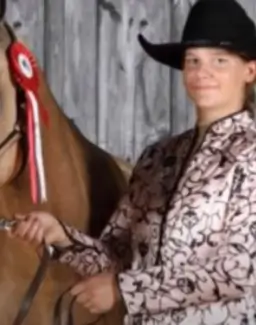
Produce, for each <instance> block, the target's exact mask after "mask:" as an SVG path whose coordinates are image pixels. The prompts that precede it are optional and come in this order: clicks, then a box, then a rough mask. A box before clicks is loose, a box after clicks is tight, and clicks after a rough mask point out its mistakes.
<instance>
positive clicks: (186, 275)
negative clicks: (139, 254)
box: [118, 161, 256, 315]
mask: <svg viewBox="0 0 256 325" xmlns="http://www.w3.org/2000/svg"><path fill="white" fill-rule="evenodd" d="M225 228H226V235H225V238H224V244H223V245H221V246H220V248H219V250H218V253H217V254H216V257H214V258H209V259H208V260H206V261H204V262H203V263H202V262H199V261H197V262H195V261H194V262H193V264H186V265H184V266H182V267H176V268H175V267H174V266H173V265H160V266H155V267H151V268H148V269H143V270H129V271H123V272H121V273H119V275H118V284H119V287H120V292H121V294H122V296H123V300H124V302H125V304H126V307H127V311H128V313H129V314H133V315H135V314H146V313H147V314H148V313H149V314H154V313H160V312H163V311H165V310H170V309H179V308H185V307H187V306H189V305H196V304H203V303H205V302H211V301H212V302H214V301H218V300H220V299H221V300H223V301H225V300H228V299H232V298H234V299H236V298H239V297H241V296H242V295H244V294H245V292H246V291H247V292H248V291H251V290H252V288H253V287H254V286H255V285H256V280H255V273H256V256H255V255H256V161H255V162H253V163H251V164H250V165H249V163H247V164H244V165H243V166H241V165H240V166H239V167H238V168H237V170H236V173H235V176H234V179H233V186H232V189H231V191H230V200H229V202H228V204H227V214H226V219H225ZM191 263H192V262H191Z"/></svg>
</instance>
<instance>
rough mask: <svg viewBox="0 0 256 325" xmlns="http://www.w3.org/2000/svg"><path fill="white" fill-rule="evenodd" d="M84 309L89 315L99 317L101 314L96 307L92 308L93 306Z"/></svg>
mask: <svg viewBox="0 0 256 325" xmlns="http://www.w3.org/2000/svg"><path fill="white" fill-rule="evenodd" d="M85 308H86V309H88V310H89V312H90V313H91V314H97V315H99V314H101V313H102V312H101V310H100V309H99V308H98V307H96V306H93V305H92V306H91V307H89V308H87V307H85Z"/></svg>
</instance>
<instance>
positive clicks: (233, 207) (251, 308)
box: [60, 111, 256, 325]
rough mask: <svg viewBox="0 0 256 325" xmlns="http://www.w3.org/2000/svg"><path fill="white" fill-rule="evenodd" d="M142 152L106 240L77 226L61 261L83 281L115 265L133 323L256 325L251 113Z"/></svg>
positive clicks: (255, 164) (255, 148) (255, 149)
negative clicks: (195, 144) (202, 134)
mask: <svg viewBox="0 0 256 325" xmlns="http://www.w3.org/2000/svg"><path fill="white" fill-rule="evenodd" d="M195 138H196V129H192V130H189V131H187V132H185V133H183V134H181V135H178V136H174V137H171V138H166V139H162V140H160V141H159V142H157V143H155V144H153V145H151V146H149V147H148V148H146V150H145V151H144V152H143V154H142V156H141V157H140V159H139V160H138V163H137V165H136V167H135V169H134V173H133V176H132V178H131V183H130V187H129V191H128V193H127V195H126V196H125V197H124V198H123V200H122V201H121V202H120V205H119V208H118V209H117V211H116V213H115V214H114V215H113V217H112V219H111V221H110V222H109V224H108V225H107V227H106V228H105V230H104V232H103V233H102V236H101V238H100V240H95V239H91V238H90V237H88V236H86V235H84V234H83V233H79V232H78V231H76V230H75V229H71V228H68V229H69V231H70V233H71V234H72V236H73V237H74V238H75V239H76V240H77V243H83V245H84V246H83V248H82V249H80V251H79V249H78V248H79V247H78V246H79V245H74V246H73V248H72V249H69V250H68V251H67V252H65V253H64V254H63V255H62V256H61V257H60V261H61V262H63V263H68V264H69V265H71V266H72V267H74V268H75V269H76V270H77V271H78V272H80V273H81V274H84V275H90V274H95V273H97V272H100V271H102V270H104V269H106V268H108V267H110V266H111V265H112V266H113V263H114V265H115V267H116V268H117V270H118V271H117V272H118V277H117V279H118V283H119V287H120V291H121V295H122V297H123V300H124V302H125V305H126V308H127V315H126V317H125V324H133V325H135V324H136V325H137V324H143V325H160V324H161V325H167V324H168V325H174V324H175V325H176V324H179V325H217V324H218V325H220V324H221V325H245V324H249V325H252V324H255V323H256V322H255V311H256V304H255V300H254V296H253V287H254V286H255V284H256V279H255V275H256V273H255V272H256V271H255V267H256V256H255V254H256V128H255V125H254V120H253V118H252V117H251V114H250V113H249V112H248V111H241V112H239V113H236V114H233V115H231V116H228V117H225V118H224V119H221V120H219V121H217V122H215V123H213V124H212V125H211V126H210V127H209V129H208V131H207V132H206V135H205V137H204V140H203V141H202V144H201V145H200V146H199V149H198V150H197V151H196V152H195V153H194V154H193V156H192V158H191V159H189V160H188V156H189V152H190V150H191V149H192V147H193V142H194V140H195Z"/></svg>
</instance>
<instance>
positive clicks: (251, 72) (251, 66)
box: [245, 61, 256, 83]
mask: <svg viewBox="0 0 256 325" xmlns="http://www.w3.org/2000/svg"><path fill="white" fill-rule="evenodd" d="M245 78H246V82H247V83H251V82H253V81H255V79H256V61H250V62H248V63H247V64H246V76H245Z"/></svg>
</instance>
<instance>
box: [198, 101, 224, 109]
mask: <svg viewBox="0 0 256 325" xmlns="http://www.w3.org/2000/svg"><path fill="white" fill-rule="evenodd" d="M194 103H195V106H197V107H200V108H201V109H203V110H210V109H214V108H215V109H216V108H217V107H220V106H221V104H220V103H219V102H216V101H209V100H198V101H195V102H194Z"/></svg>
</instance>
